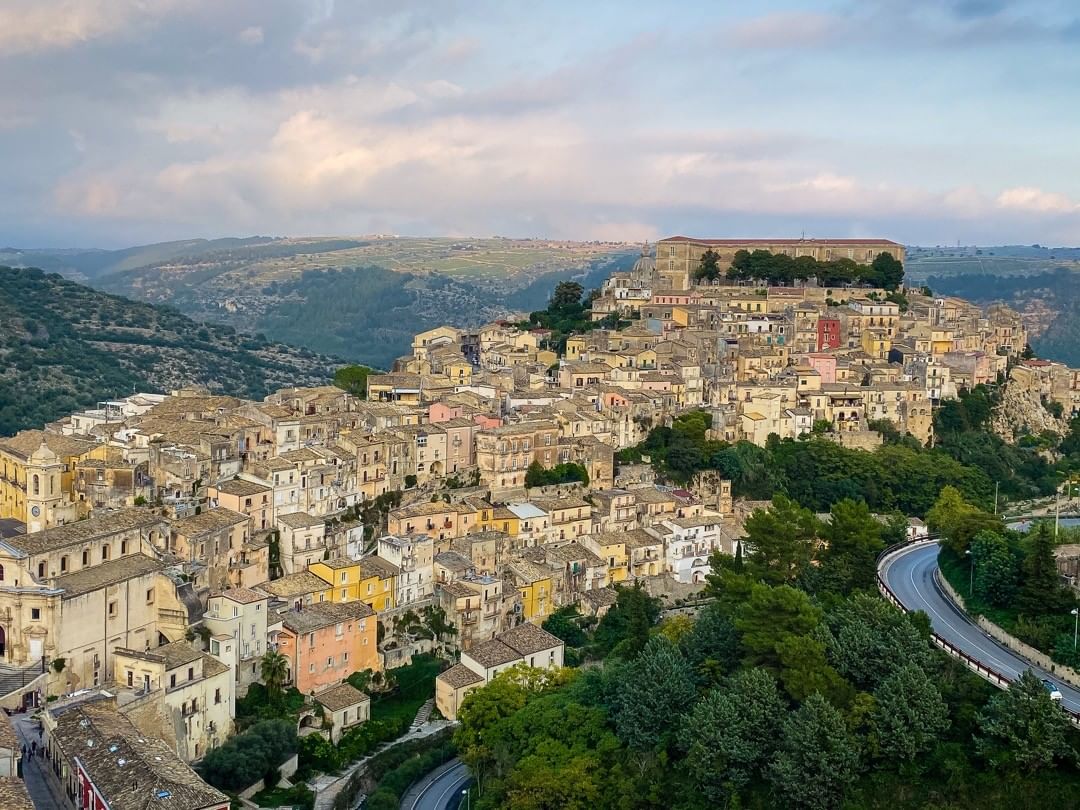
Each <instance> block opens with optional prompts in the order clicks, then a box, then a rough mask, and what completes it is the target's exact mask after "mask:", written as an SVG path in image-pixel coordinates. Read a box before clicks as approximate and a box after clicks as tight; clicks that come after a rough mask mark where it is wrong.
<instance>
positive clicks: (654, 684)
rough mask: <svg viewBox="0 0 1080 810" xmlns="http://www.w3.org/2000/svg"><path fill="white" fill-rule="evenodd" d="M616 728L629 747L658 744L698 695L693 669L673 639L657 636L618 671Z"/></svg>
mask: <svg viewBox="0 0 1080 810" xmlns="http://www.w3.org/2000/svg"><path fill="white" fill-rule="evenodd" d="M617 683H618V686H617V689H618V693H619V699H618V703H617V708H616V711H615V727H616V729H617V730H618V732H619V737H620V738H621V739H622V740H624V741H625V742H626V744H627V745H628V746H630V748H633V749H636V750H639V751H646V750H649V749H653V748H656V747H657V746H659V745H661V744H662V743H663V742H664V741H665V740H666V739H667V737H668V736H669V735H670V734H671V733H673V732H674V730H675V728H676V727H677V726H678V723H679V718H680V717H681V716H682V713H683V712H685V711H686V710H687V708H688V707H689V706H690V704H691V703H692V702H693V700H694V698H695V697H696V695H697V690H696V687H695V681H694V674H693V670H692V669H691V668H690V664H689V663H688V662H687V661H686V659H685V658H684V657H683V654H682V653H681V652H680V651H679V648H678V647H676V646H675V645H674V644H673V643H672V642H670V641H668V639H666V638H665V637H664V636H661V635H657V636H653V637H652V638H651V639H649V642H648V643H647V644H646V645H645V648H644V649H643V650H642V651H641V654H640V655H639V656H638V657H637V658H635V659H634V660H633V661H631V662H630V663H629V665H627V666H626V667H625V668H624V669H622V670H621V672H620V675H619V678H618V681H617Z"/></svg>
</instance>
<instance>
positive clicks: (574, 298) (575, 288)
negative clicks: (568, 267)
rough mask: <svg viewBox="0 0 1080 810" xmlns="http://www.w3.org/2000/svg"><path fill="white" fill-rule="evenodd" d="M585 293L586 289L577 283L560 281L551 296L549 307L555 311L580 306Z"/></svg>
mask: <svg viewBox="0 0 1080 810" xmlns="http://www.w3.org/2000/svg"><path fill="white" fill-rule="evenodd" d="M584 293H585V288H584V287H582V286H581V285H580V284H578V283H577V282H576V281H560V282H559V283H558V284H556V285H555V291H554V292H553V293H552V294H551V300H550V301H549V302H548V306H549V307H550V308H551V309H554V310H559V309H567V308H569V307H574V306H580V305H581V296H582V295H584Z"/></svg>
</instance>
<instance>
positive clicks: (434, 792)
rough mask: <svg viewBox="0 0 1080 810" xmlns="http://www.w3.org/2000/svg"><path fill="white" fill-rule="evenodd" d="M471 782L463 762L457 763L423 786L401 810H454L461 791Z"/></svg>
mask: <svg viewBox="0 0 1080 810" xmlns="http://www.w3.org/2000/svg"><path fill="white" fill-rule="evenodd" d="M471 782H472V776H471V775H470V774H469V769H468V768H466V767H465V764H464V763H463V762H458V763H457V764H456V765H454V767H452V768H450V769H448V770H446V771H443V772H442V773H441V774H439V775H438V776H437V777H435V778H434V779H432V780H431V781H430V782H428V783H427V784H425V785H424V786H423V787H422V788H421V789H420V792H419V793H417V794H416V796H415V797H414V798H412V800H411V801H410V802H409V803H408V804H407V805H406V804H403V805H402V808H403V810H447V808H452V809H453V810H456V808H457V806H458V801H459V800H460V799H461V791H463V790H465V787H466V786H467V785H468V784H469V783H471Z"/></svg>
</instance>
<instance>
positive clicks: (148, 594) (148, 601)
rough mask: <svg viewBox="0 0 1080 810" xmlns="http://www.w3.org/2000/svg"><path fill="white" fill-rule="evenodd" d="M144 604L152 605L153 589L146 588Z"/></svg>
mask: <svg viewBox="0 0 1080 810" xmlns="http://www.w3.org/2000/svg"><path fill="white" fill-rule="evenodd" d="M146 604H148V605H152V604H154V589H153V588H147V590H146Z"/></svg>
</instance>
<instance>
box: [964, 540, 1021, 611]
mask: <svg viewBox="0 0 1080 810" xmlns="http://www.w3.org/2000/svg"><path fill="white" fill-rule="evenodd" d="M971 565H972V566H974V571H973V572H972V573H973V574H974V580H975V593H976V594H978V595H979V596H980V597H981V598H983V599H985V600H986V601H987V602H988V603H990V604H991V605H993V606H994V607H999V608H1000V607H1008V606H1009V605H1011V604H1012V603H1013V599H1014V598H1015V596H1016V587H1017V579H1018V574H1019V570H1018V569H1019V566H1018V564H1017V558H1016V554H1015V553H1014V552H1013V549H1012V548H1010V546H1009V541H1008V540H1007V539H1006V538H1005V537H1003V536H1002V535H1000V534H997V533H996V532H989V531H982V532H979V533H978V534H976V535H975V536H974V537H973V538H972V540H971Z"/></svg>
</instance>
